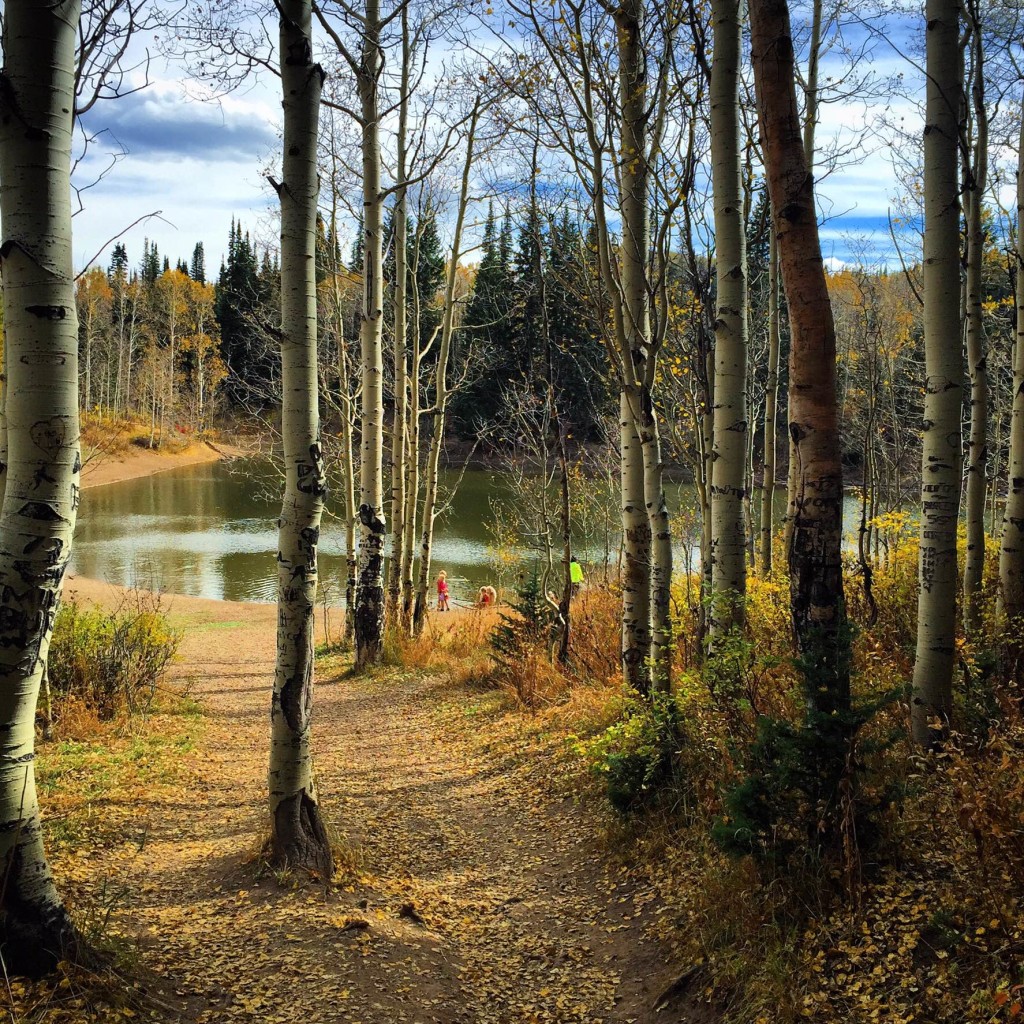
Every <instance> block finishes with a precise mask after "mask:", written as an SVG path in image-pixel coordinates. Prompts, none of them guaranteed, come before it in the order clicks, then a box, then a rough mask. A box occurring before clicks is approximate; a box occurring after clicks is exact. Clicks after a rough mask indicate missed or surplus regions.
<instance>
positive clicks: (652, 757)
mask: <svg viewBox="0 0 1024 1024" xmlns="http://www.w3.org/2000/svg"><path fill="white" fill-rule="evenodd" d="M680 725H681V722H680V715H679V708H678V705H677V704H676V701H675V699H674V698H673V697H672V696H671V695H670V694H665V693H656V694H654V695H652V697H651V699H650V700H645V699H643V698H642V697H640V696H639V695H638V694H633V695H631V696H629V697H628V698H627V700H626V704H625V707H624V709H623V715H622V717H621V718H620V719H619V721H617V722H615V723H613V724H612V725H610V726H609V727H608V728H607V729H605V730H604V732H602V733H600V734H599V735H598V736H596V737H595V738H594V739H592V740H587V741H584V742H582V743H579V744H577V752H578V753H580V754H581V755H582V756H583V757H584V758H585V759H586V760H587V761H588V762H589V764H590V767H591V770H592V771H593V772H594V773H595V774H596V775H598V776H599V777H600V778H601V779H603V780H604V783H605V787H606V791H607V794H608V800H609V802H610V803H611V805H612V807H614V808H615V810H617V811H618V812H619V813H620V814H629V813H631V812H633V811H636V810H639V809H641V808H643V807H645V806H648V805H649V804H650V803H651V802H652V801H653V800H654V799H655V798H656V797H657V796H658V794H659V793H661V792H662V791H663V790H664V788H665V785H666V783H667V782H668V781H669V780H670V779H671V777H672V776H673V774H674V771H675V766H676V757H677V754H678V752H679V747H680V736H681V732H680Z"/></svg>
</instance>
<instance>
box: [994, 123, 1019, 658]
mask: <svg viewBox="0 0 1024 1024" xmlns="http://www.w3.org/2000/svg"><path fill="white" fill-rule="evenodd" d="M1018 146H1019V148H1018V150H1017V224H1018V229H1017V297H1016V303H1017V337H1016V339H1015V347H1014V352H1013V409H1012V410H1011V412H1010V454H1009V461H1008V465H1007V479H1008V489H1007V494H1006V504H1005V505H1004V506H1003V527H1002V539H1001V542H1000V547H999V609H1000V618H1002V619H1003V620H1004V622H1005V624H1006V625H1007V626H1008V629H1007V634H1008V636H1010V637H1018V636H1021V635H1022V631H1021V626H1022V625H1024V622H1022V617H1024V231H1021V230H1020V227H1019V225H1021V224H1024V118H1022V119H1021V124H1020V140H1019V143H1018ZM1012 646H1013V647H1014V648H1015V650H1016V651H1017V652H1018V653H1019V651H1020V649H1021V646H1022V645H1021V644H1020V643H1019V642H1014V643H1013V644H1012Z"/></svg>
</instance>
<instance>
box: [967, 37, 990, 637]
mask: <svg viewBox="0 0 1024 1024" xmlns="http://www.w3.org/2000/svg"><path fill="white" fill-rule="evenodd" d="M971 20H972V29H971V46H972V49H973V50H974V81H973V83H972V90H971V92H972V100H973V103H972V107H973V111H974V130H975V138H974V151H973V153H972V154H971V160H970V167H969V168H968V175H967V178H968V182H969V185H970V187H969V189H968V192H967V196H966V204H965V205H966V215H967V223H966V234H967V367H968V373H969V374H970V381H971V426H970V435H969V440H968V448H967V489H966V494H965V499H966V504H967V557H966V560H965V562H964V625H965V627H966V628H967V629H968V630H971V631H976V630H978V629H980V628H981V611H982V609H981V585H982V578H983V576H984V572H985V492H986V489H987V484H988V479H987V477H988V365H987V358H988V356H987V352H986V347H985V325H984V316H983V313H982V300H983V298H984V283H983V280H982V255H983V248H984V244H985V229H984V226H983V222H982V214H983V211H984V203H983V199H984V194H985V188H986V186H987V184H988V111H987V110H986V109H985V52H984V47H983V45H982V31H981V22H980V20H979V19H978V18H974V17H972V19H971Z"/></svg>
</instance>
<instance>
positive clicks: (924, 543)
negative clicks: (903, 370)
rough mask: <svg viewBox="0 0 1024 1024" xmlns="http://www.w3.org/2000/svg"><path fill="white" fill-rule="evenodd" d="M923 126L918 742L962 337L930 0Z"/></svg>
mask: <svg viewBox="0 0 1024 1024" xmlns="http://www.w3.org/2000/svg"><path fill="white" fill-rule="evenodd" d="M925 20H926V23H927V30H926V71H927V94H926V103H925V129H924V270H923V280H924V347H925V400H924V437H923V442H922V450H921V527H920V536H921V547H920V555H919V563H918V580H919V591H918V611H917V649H916V652H915V659H914V695H913V701H912V708H911V721H912V731H913V737H914V741H915V742H916V743H918V744H919V745H920V746H934V745H936V744H937V743H939V742H941V740H942V738H943V736H944V735H945V733H946V730H947V729H948V727H949V718H950V713H951V712H952V704H953V667H954V656H955V651H956V595H957V589H958V588H957V582H958V581H957V556H956V534H957V522H958V518H959V512H960V482H961V481H960V467H961V460H962V452H961V438H960V434H961V431H960V415H961V402H962V401H963V385H962V375H963V349H962V344H961V337H960V203H959V188H958V182H957V167H958V156H959V148H958V143H959V124H958V118H959V111H960V94H961V87H960V51H959V47H958V35H959V31H960V8H959V4H958V2H957V0H928V4H927V7H926V9H925Z"/></svg>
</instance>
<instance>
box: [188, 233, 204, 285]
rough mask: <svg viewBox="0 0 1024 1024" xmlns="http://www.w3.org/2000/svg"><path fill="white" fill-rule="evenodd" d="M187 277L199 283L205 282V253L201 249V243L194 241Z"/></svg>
mask: <svg viewBox="0 0 1024 1024" xmlns="http://www.w3.org/2000/svg"><path fill="white" fill-rule="evenodd" d="M189 277H191V278H192V280H193V281H198V282H199V283H200V284H206V254H205V253H204V251H203V243H202V242H196V247H195V248H194V249H193V250H192V265H191V266H190V267H189Z"/></svg>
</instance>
